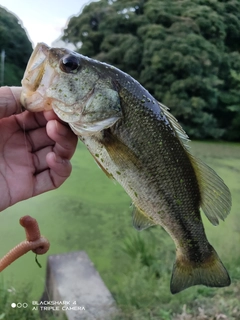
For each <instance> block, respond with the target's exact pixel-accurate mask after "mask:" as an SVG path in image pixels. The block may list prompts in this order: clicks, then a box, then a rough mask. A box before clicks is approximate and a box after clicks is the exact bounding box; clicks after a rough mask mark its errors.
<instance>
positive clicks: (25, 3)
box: [0, 0, 92, 46]
mask: <svg viewBox="0 0 240 320" xmlns="http://www.w3.org/2000/svg"><path fill="white" fill-rule="evenodd" d="M90 2H92V1H89V0H0V5H1V6H2V7H5V8H6V9H7V10H8V11H10V12H11V13H14V14H15V15H17V17H18V18H19V19H20V20H21V21H22V23H23V26H24V28H25V29H26V31H27V34H28V37H29V40H30V41H32V43H33V46H36V44H37V43H38V42H45V43H46V44H47V45H49V46H50V45H51V44H52V42H53V41H54V40H56V39H57V38H59V37H60V36H61V33H62V29H63V28H64V27H65V26H66V24H67V21H68V19H69V17H71V16H73V15H78V14H79V13H80V12H81V11H82V8H83V7H84V6H85V5H86V4H88V3H90Z"/></svg>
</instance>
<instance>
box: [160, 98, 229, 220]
mask: <svg viewBox="0 0 240 320" xmlns="http://www.w3.org/2000/svg"><path fill="white" fill-rule="evenodd" d="M159 106H160V107H161V110H162V111H163V113H164V114H165V116H166V117H167V119H168V120H169V122H170V123H171V125H172V127H173V128H174V130H175V132H176V134H177V136H178V137H179V139H180V141H181V142H182V144H183V146H184V147H185V149H186V152H187V153H188V155H189V158H190V160H191V163H192V165H193V167H194V171H195V174H196V177H197V180H198V185H199V188H200V193H201V208H202V209H203V212H204V213H205V215H206V216H207V218H208V219H209V221H210V222H211V223H212V224H213V225H218V223H219V219H221V220H224V219H225V218H226V217H227V215H228V214H229V212H230V209H231V205H232V200H231V193H230V191H229V189H228V187H227V186H226V185H225V183H224V181H223V180H222V179H221V178H220V177H219V176H218V175H217V173H216V172H215V171H214V170H213V169H211V168H210V167H209V166H208V165H206V164H205V163H203V162H202V161H201V160H199V159H197V158H195V157H194V156H193V155H192V154H191V153H190V151H189V145H188V142H189V138H188V136H187V134H186V133H185V131H184V130H183V129H182V127H181V126H180V124H179V123H178V121H177V119H176V118H175V117H174V116H173V115H172V114H171V113H170V112H169V111H168V110H169V109H168V108H167V107H166V106H164V105H163V104H161V103H159Z"/></svg>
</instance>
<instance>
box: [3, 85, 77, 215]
mask: <svg viewBox="0 0 240 320" xmlns="http://www.w3.org/2000/svg"><path fill="white" fill-rule="evenodd" d="M20 94H21V87H1V88H0V137H1V138H0V194H1V201H0V211H1V210H4V209H6V208H7V207H9V206H11V205H13V204H15V203H17V202H19V201H21V200H25V199H28V198H30V197H33V196H36V195H39V194H41V193H43V192H46V191H49V190H53V189H56V188H58V187H59V186H60V185H61V184H62V183H63V182H64V181H65V180H66V179H67V178H68V177H69V175H70V173H71V169H72V167H71V163H70V161H69V160H70V159H71V157H72V155H73V153H74V151H75V148H76V145H77V136H76V135H75V134H74V133H73V132H72V131H71V129H70V128H69V127H68V126H67V125H65V124H63V123H61V122H60V120H59V119H58V118H57V116H56V115H55V114H54V112H53V111H47V112H38V113H31V112H29V111H24V112H22V113H20V112H21V105H20V100H19V99H20Z"/></svg>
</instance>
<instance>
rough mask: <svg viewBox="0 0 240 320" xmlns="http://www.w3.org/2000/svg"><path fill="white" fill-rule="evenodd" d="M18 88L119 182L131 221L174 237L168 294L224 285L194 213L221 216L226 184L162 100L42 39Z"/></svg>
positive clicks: (227, 198) (215, 219) (227, 203)
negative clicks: (51, 112) (194, 148)
mask: <svg viewBox="0 0 240 320" xmlns="http://www.w3.org/2000/svg"><path fill="white" fill-rule="evenodd" d="M22 86H23V92H22V97H21V102H22V104H23V106H24V107H25V108H26V109H27V110H29V111H34V112H37V111H42V110H50V109H53V110H54V111H55V113H56V114H57V115H58V117H59V118H60V119H62V120H63V121H65V122H67V123H68V124H69V125H70V127H71V128H72V130H73V131H74V132H75V133H76V134H77V135H78V136H79V138H80V139H81V141H82V142H83V143H84V144H85V145H86V146H87V148H88V150H89V151H90V153H91V154H92V155H93V157H94V159H95V160H96V162H97V163H98V165H99V166H100V168H101V169H102V170H103V171H104V172H105V173H106V174H107V175H108V176H109V177H112V178H113V179H115V180H117V181H118V182H119V183H120V184H121V185H122V186H123V188H124V189H125V191H126V192H127V193H128V194H129V196H130V197H131V199H132V201H133V204H134V210H133V225H134V227H135V228H136V229H137V230H143V229H145V228H148V227H150V226H154V225H161V226H162V227H163V228H164V229H165V230H166V231H167V232H168V233H169V235H170V236H171V237H172V239H173V241H174V242H175V245H176V261H175V263H174V266H173V273H172V278H171V285H170V289H171V292H172V293H177V292H179V291H181V290H183V289H186V288H188V287H190V286H194V285H199V284H202V285H206V286H210V287H224V286H228V285H229V284H230V278H229V275H228V273H227V271H226V269H225V267H224V266H223V264H222V262H221V260H220V259H219V257H218V255H217V253H216V251H215V250H214V248H213V247H212V246H211V245H210V244H209V242H208V240H207V238H206V235H205V231H204V226H203V223H202V219H201V215H200V207H201V208H202V210H203V211H204V213H205V214H206V216H207V217H208V219H209V220H210V221H211V223H212V224H214V225H217V224H218V223H219V219H222V220H224V218H225V217H226V216H227V215H228V213H229V212H230V208H231V195H230V192H229V189H228V188H227V186H226V185H225V184H224V182H223V180H222V179H221V178H220V177H219V176H218V175H217V174H216V173H215V172H214V171H213V170H212V169H211V168H209V167H208V166H207V165H206V164H204V163H203V162H201V161H200V160H198V159H196V158H195V157H194V156H193V155H191V153H190V151H189V148H188V137H187V135H186V133H185V132H184V131H183V129H182V128H181V126H180V125H179V123H178V122H177V120H176V119H175V118H174V117H173V116H172V115H171V114H170V112H169V111H168V109H167V108H166V107H165V106H164V105H162V104H161V103H159V102H158V101H157V100H156V99H154V97H152V96H151V94H150V93H149V92H148V91H147V90H146V89H145V88H143V87H142V86H141V85H140V83H139V82H137V81H136V80H134V79H133V78H132V77H131V76H129V75H128V74H126V73H124V72H122V71H121V70H119V69H117V68H115V67H113V66H111V65H108V64H106V63H102V62H99V61H96V60H92V59H90V58H88V57H85V56H83V55H80V54H78V53H75V52H72V51H69V50H67V49H60V48H50V47H48V46H47V45H45V44H43V43H40V44H38V45H37V47H36V48H35V50H34V52H33V53H32V56H31V58H30V60H29V63H28V66H27V68H26V71H25V74H24V78H23V80H22Z"/></svg>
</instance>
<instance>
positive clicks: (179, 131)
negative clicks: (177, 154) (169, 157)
mask: <svg viewBox="0 0 240 320" xmlns="http://www.w3.org/2000/svg"><path fill="white" fill-rule="evenodd" d="M158 104H159V106H160V108H161V110H162V111H163V113H164V114H165V116H166V117H167V119H168V121H169V122H170V123H171V125H172V127H173V128H174V130H175V132H176V134H177V136H178V137H179V139H180V141H181V142H182V144H183V145H184V147H185V148H186V149H189V145H188V142H189V138H188V135H187V134H186V132H185V131H184V130H183V128H182V127H181V125H180V124H179V122H178V120H177V119H176V118H175V117H174V116H173V115H172V114H171V113H170V112H169V111H168V110H169V108H168V107H166V106H165V105H163V104H161V103H160V102H158Z"/></svg>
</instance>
